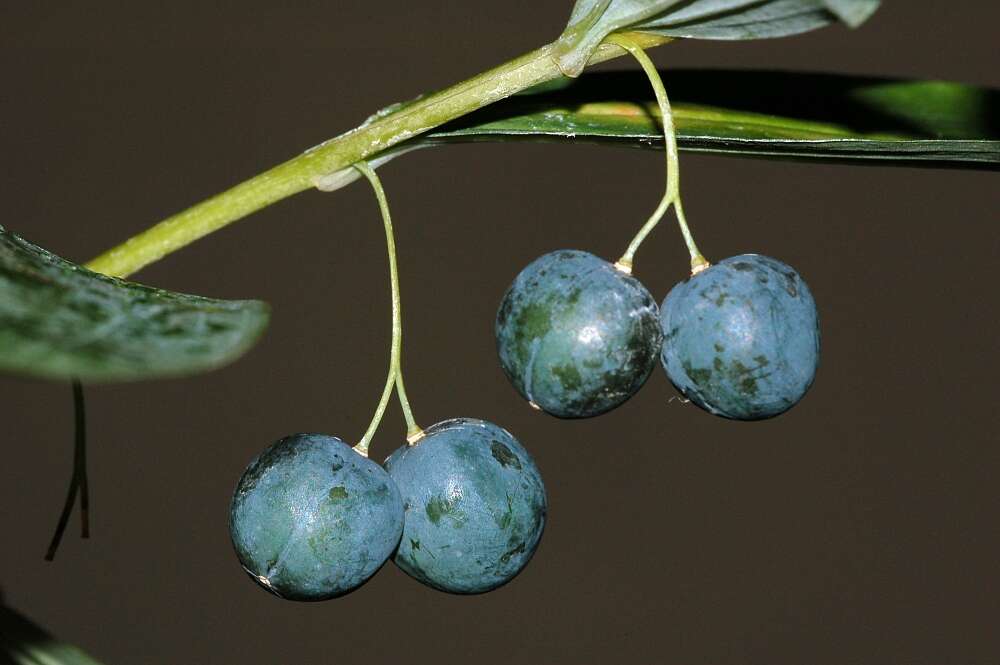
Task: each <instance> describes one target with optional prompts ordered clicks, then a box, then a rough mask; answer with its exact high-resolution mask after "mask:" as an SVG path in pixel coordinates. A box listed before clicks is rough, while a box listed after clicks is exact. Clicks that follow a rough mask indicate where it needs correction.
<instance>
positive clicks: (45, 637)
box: [0, 603, 100, 665]
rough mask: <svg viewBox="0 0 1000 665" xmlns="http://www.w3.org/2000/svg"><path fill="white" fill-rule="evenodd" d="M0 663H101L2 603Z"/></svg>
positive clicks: (28, 664)
mask: <svg viewBox="0 0 1000 665" xmlns="http://www.w3.org/2000/svg"><path fill="white" fill-rule="evenodd" d="M0 663H12V664H13V665H100V663H98V662H97V661H96V660H94V659H93V658H91V657H90V656H88V655H87V654H86V653H84V652H83V651H82V650H80V649H79V648H77V647H75V646H72V645H70V644H65V643H63V642H60V641H59V640H57V639H56V638H54V637H53V636H52V635H50V634H49V633H48V632H47V631H46V630H44V629H43V628H40V627H39V626H37V625H36V624H34V623H33V622H32V621H30V620H29V619H27V618H26V617H24V616H22V615H21V614H19V613H17V612H15V611H14V610H12V609H10V608H9V607H6V606H5V605H3V604H2V603H0Z"/></svg>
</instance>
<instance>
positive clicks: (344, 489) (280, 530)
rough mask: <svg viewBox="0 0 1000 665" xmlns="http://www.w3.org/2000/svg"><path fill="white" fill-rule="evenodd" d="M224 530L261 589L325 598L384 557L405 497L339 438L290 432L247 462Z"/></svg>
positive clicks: (399, 526)
mask: <svg viewBox="0 0 1000 665" xmlns="http://www.w3.org/2000/svg"><path fill="white" fill-rule="evenodd" d="M229 530H230V535H231V536H232V540H233V546H234V547H235V549H236V554H237V556H238V557H239V559H240V563H241V564H243V569H244V570H246V572H247V573H248V574H249V575H250V577H251V578H253V580H254V581H256V582H257V583H258V584H260V585H261V586H262V587H264V588H265V589H267V590H268V591H270V592H271V593H273V594H275V595H276V596H279V597H281V598H287V599H289V600H325V599H327V598H334V597H336V596H341V595H343V594H345V593H348V592H350V591H352V590H354V589H356V588H357V587H359V586H361V585H362V584H363V583H364V582H365V581H366V580H367V579H368V578H369V577H371V576H372V575H373V574H375V571H377V570H378V569H379V568H380V567H381V566H382V564H383V563H385V562H386V560H387V559H388V558H389V555H390V554H392V551H393V550H394V549H395V548H396V545H397V544H398V543H399V537H400V534H401V533H402V530H403V502H402V500H401V499H400V496H399V490H398V489H397V488H396V485H395V483H393V482H392V479H391V478H389V476H388V474H386V472H385V470H384V469H383V468H382V467H380V466H379V465H378V464H376V463H375V462H372V461H371V460H369V459H368V458H366V457H362V456H361V455H359V454H358V453H357V452H355V451H354V450H352V449H351V447H350V446H348V445H347V444H346V443H344V442H343V441H341V440H340V439H338V438H336V437H333V436H327V435H324V434H293V435H292V436H288V437H285V438H283V439H281V440H280V441H278V442H277V443H274V444H273V445H271V446H270V447H269V448H267V449H266V450H265V451H264V452H262V453H261V454H260V455H259V456H257V458H256V459H254V460H253V462H251V463H250V466H248V467H247V470H246V471H245V472H244V473H243V477H242V478H240V482H239V484H238V485H237V486H236V491H235V493H234V494H233V500H232V505H231V507H230V512H229Z"/></svg>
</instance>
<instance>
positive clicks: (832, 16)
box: [556, 0, 880, 76]
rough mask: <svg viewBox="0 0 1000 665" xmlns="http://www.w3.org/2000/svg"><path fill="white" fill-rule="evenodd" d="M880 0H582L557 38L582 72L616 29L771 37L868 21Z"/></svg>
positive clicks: (560, 50) (564, 62) (566, 61)
mask: <svg viewBox="0 0 1000 665" xmlns="http://www.w3.org/2000/svg"><path fill="white" fill-rule="evenodd" d="M879 4H880V0H577V3H576V5H575V6H574V7H573V12H572V14H571V15H570V20H569V25H567V27H566V30H565V31H564V32H563V34H562V35H561V36H560V37H559V40H558V41H557V42H556V57H557V59H558V62H559V68H560V69H562V71H563V73H564V74H566V75H567V76H578V75H579V74H580V73H581V72H582V71H583V68H584V66H585V65H586V63H587V61H588V60H589V59H590V56H591V54H592V53H593V52H594V49H596V48H597V47H598V45H600V43H601V42H602V41H604V38H605V37H607V36H608V35H609V34H611V33H612V32H619V31H625V30H628V31H635V32H645V33H652V34H656V35H660V36H664V37H686V38H692V39H766V38H771V37H784V36H786V35H793V34H798V33H801V32H807V31H809V30H815V29H816V28H821V27H823V26H825V25H829V24H830V23H834V22H836V21H838V20H839V21H843V22H845V23H847V24H848V25H850V26H851V27H857V26H858V25H860V24H861V23H863V22H864V21H865V20H866V19H867V18H868V17H869V16H871V15H872V13H874V12H875V10H876V9H878V6H879Z"/></svg>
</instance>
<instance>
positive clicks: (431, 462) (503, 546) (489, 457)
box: [385, 418, 546, 594]
mask: <svg viewBox="0 0 1000 665" xmlns="http://www.w3.org/2000/svg"><path fill="white" fill-rule="evenodd" d="M425 434H426V436H425V438H423V439H422V440H421V441H420V442H419V443H417V444H416V445H415V446H403V447H402V448H400V449H399V450H397V451H396V452H395V453H393V454H392V456H391V457H390V458H389V459H387V460H386V462H385V466H386V469H387V470H388V471H389V475H390V476H391V477H392V479H393V480H395V481H396V484H397V486H398V487H399V491H400V493H401V494H402V496H403V501H404V510H405V513H404V514H405V518H404V526H403V538H402V540H401V541H400V544H399V549H398V551H397V552H396V556H395V558H394V559H393V560H394V561H395V562H396V564H397V565H398V566H399V567H400V568H402V569H403V570H404V571H405V572H406V573H408V574H409V575H410V576H412V577H414V578H415V579H417V580H419V581H420V582H423V583H424V584H427V585H429V586H432V587H434V588H436V589H440V590H441V591H448V592H451V593H466V594H468V593H483V592H485V591H491V590H493V589H495V588H497V587H498V586H500V585H502V584H504V583H506V582H509V581H510V580H511V579H512V578H513V577H514V576H515V575H517V574H518V573H519V572H520V571H521V569H523V568H524V566H526V565H527V563H528V560H529V559H531V556H532V554H534V553H535V548H537V547H538V541H539V539H541V537H542V530H543V529H544V526H545V511H546V498H545V487H544V485H543V484H542V478H541V475H540V474H539V472H538V468H537V467H536V466H535V463H534V462H533V461H532V459H531V456H530V455H529V454H528V452H527V451H526V450H525V449H524V448H523V447H522V446H521V444H519V443H518V442H517V440H516V439H515V438H514V437H513V436H511V435H510V434H509V433H508V432H507V431H506V430H504V429H501V428H500V427H497V426H496V425H494V424H492V423H488V422H484V421H482V420H472V419H464V418H463V419H456V420H447V421H445V422H442V423H438V424H437V425H434V426H433V427H431V428H430V429H428V430H426V432H425Z"/></svg>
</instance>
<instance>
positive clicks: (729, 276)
mask: <svg viewBox="0 0 1000 665" xmlns="http://www.w3.org/2000/svg"><path fill="white" fill-rule="evenodd" d="M495 333H496V340H497V350H498V353H499V356H500V364H501V365H502V366H503V369H504V372H505V373H506V374H507V376H508V378H509V379H510V380H511V382H512V383H513V385H514V387H515V388H516V389H517V390H518V392H520V393H521V395H522V396H523V397H524V398H525V399H527V400H528V401H529V402H530V403H531V404H533V405H535V406H536V407H538V408H540V409H542V410H543V411H546V412H547V413H550V414H552V415H555V416H559V417H562V418H585V417H589V416H595V415H599V414H601V413H604V412H606V411H609V410H611V409H613V408H615V407H616V406H618V405H620V404H622V403H623V402H625V401H626V400H627V399H628V398H629V397H631V396H632V395H634V394H635V393H636V392H637V391H638V390H639V388H641V387H642V385H643V384H644V383H645V382H646V379H648V378H649V375H650V373H651V372H652V370H653V367H654V366H655V364H656V359H657V356H659V357H660V359H661V362H662V365H663V368H664V370H665V371H666V373H667V377H668V378H669V379H670V381H671V382H672V383H673V384H674V386H676V387H677V389H678V390H680V391H681V393H683V394H684V395H685V396H686V397H687V398H689V399H690V400H691V401H693V402H694V403H695V404H697V405H698V406H700V407H701V408H703V409H705V410H707V411H709V412H711V413H714V414H716V415H720V416H724V417H727V418H733V419H738V420H759V419H762V418H769V417H772V416H776V415H778V414H780V413H782V412H784V411H786V410H787V409H789V408H791V407H792V406H793V405H794V404H796V403H797V402H798V401H799V400H800V399H802V397H803V395H805V393H806V391H807V390H808V389H809V386H810V385H812V382H813V378H814V377H815V374H816V368H817V366H818V363H819V326H818V317H817V314H816V305H815V302H814V301H813V298H812V294H811V293H810V291H809V287H808V286H806V283H805V281H803V280H802V278H801V277H800V276H799V274H798V273H797V272H796V271H795V270H793V269H792V268H791V267H789V266H788V265H786V264H784V263H782V262H780V261H777V260H775V259H772V258H769V257H766V256H761V255H756V254H746V255H741V256H735V257H731V258H728V259H725V260H724V261H721V262H720V263H718V264H717V265H714V266H711V267H708V268H706V269H703V270H701V271H699V272H697V273H696V274H694V275H692V276H691V277H690V278H688V279H686V280H685V281H683V282H681V283H679V284H677V285H676V286H675V287H674V288H673V289H672V290H671V291H670V293H669V294H668V295H667V298H666V300H665V301H664V302H663V307H662V311H661V310H660V309H658V308H657V306H656V302H655V300H653V297H652V296H651V295H650V293H649V291H647V290H646V288H645V287H644V286H643V285H642V284H641V283H640V282H639V281H638V280H637V279H635V278H634V277H632V276H631V275H629V274H627V273H625V272H624V271H622V270H621V269H619V268H618V267H616V266H614V265H612V264H610V263H608V262H607V261H604V260H602V259H600V258H598V257H596V256H594V255H592V254H588V253H586V252H580V251H569V250H561V251H557V252H552V253H550V254H546V255H545V256H542V257H541V258H539V259H537V260H536V261H534V262H533V263H531V264H530V265H529V266H528V267H527V268H525V269H524V270H523V271H522V272H521V273H520V274H519V275H518V276H517V278H516V279H515V280H514V283H513V284H512V285H511V286H510V288H509V289H508V290H507V293H506V294H505V295H504V297H503V300H502V302H501V304H500V308H499V311H498V312H497V320H496V327H495Z"/></svg>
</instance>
